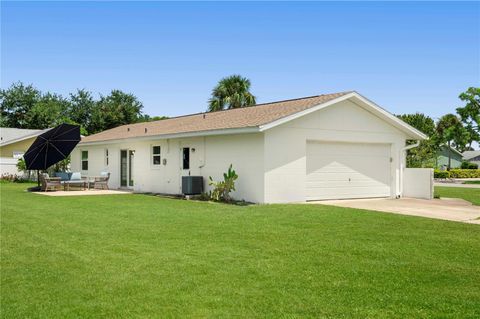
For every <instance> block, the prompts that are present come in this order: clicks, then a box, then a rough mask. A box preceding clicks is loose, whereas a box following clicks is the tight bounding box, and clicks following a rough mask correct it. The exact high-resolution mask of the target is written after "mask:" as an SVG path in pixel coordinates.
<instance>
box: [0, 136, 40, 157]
mask: <svg viewBox="0 0 480 319" xmlns="http://www.w3.org/2000/svg"><path fill="white" fill-rule="evenodd" d="M36 138H37V137H36V136H35V137H32V138H29V139H26V140H23V141H19V142H17V143H12V144H9V145H5V146H1V147H0V157H11V158H13V152H23V153H25V152H26V151H27V150H28V148H29V147H30V145H32V143H33V142H34V141H35V139H36Z"/></svg>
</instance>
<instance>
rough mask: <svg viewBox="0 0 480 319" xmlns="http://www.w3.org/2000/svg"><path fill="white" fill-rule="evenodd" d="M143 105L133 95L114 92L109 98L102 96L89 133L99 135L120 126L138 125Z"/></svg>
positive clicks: (118, 91)
mask: <svg viewBox="0 0 480 319" xmlns="http://www.w3.org/2000/svg"><path fill="white" fill-rule="evenodd" d="M142 108H143V105H142V103H141V102H140V101H138V99H137V97H136V96H134V95H133V94H127V93H124V92H122V91H120V90H113V91H112V92H111V93H110V95H108V96H101V97H100V101H98V102H97V106H96V107H95V109H94V111H93V112H92V120H91V121H92V122H91V125H90V127H89V130H88V131H89V133H90V134H91V133H97V132H100V131H103V130H108V129H111V128H114V127H117V126H120V125H124V124H130V123H137V122H139V121H140V120H141V119H142V117H143V115H142Z"/></svg>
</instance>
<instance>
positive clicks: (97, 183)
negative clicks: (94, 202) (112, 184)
mask: <svg viewBox="0 0 480 319" xmlns="http://www.w3.org/2000/svg"><path fill="white" fill-rule="evenodd" d="M100 175H101V176H98V177H95V180H94V182H93V188H94V189H108V180H109V179H110V173H107V172H102V173H100Z"/></svg>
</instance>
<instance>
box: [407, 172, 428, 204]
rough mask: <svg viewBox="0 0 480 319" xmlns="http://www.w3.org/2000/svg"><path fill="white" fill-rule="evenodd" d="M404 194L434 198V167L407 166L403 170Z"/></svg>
mask: <svg viewBox="0 0 480 319" xmlns="http://www.w3.org/2000/svg"><path fill="white" fill-rule="evenodd" d="M403 178H404V180H403V196H405V197H414V198H424V199H432V198H433V169H431V168H406V169H405V170H404V172H403Z"/></svg>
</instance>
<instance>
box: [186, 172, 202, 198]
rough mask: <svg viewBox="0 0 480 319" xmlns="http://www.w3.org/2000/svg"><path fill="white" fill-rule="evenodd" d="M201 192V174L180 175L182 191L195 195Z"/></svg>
mask: <svg viewBox="0 0 480 319" xmlns="http://www.w3.org/2000/svg"><path fill="white" fill-rule="evenodd" d="M202 192H203V176H182V193H183V194H184V195H197V194H201V193H202Z"/></svg>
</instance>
